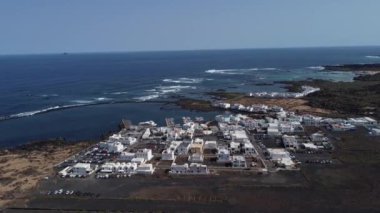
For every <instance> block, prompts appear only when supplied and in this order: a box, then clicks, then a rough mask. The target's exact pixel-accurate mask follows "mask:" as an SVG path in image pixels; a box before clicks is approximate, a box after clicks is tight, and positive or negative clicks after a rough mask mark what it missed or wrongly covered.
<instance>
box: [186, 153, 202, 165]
mask: <svg viewBox="0 0 380 213" xmlns="http://www.w3.org/2000/svg"><path fill="white" fill-rule="evenodd" d="M188 160H189V161H190V162H194V163H201V162H203V160H204V158H203V154H201V153H194V154H192V155H190V156H189V159H188Z"/></svg>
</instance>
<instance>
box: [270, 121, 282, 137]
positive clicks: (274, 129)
mask: <svg viewBox="0 0 380 213" xmlns="http://www.w3.org/2000/svg"><path fill="white" fill-rule="evenodd" d="M267 134H268V136H278V135H281V133H280V131H279V129H278V124H275V123H270V124H269V126H268V129H267Z"/></svg>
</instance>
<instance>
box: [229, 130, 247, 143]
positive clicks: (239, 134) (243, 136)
mask: <svg viewBox="0 0 380 213" xmlns="http://www.w3.org/2000/svg"><path fill="white" fill-rule="evenodd" d="M231 139H232V140H233V141H236V142H242V143H243V142H246V141H249V139H248V136H247V133H246V132H245V130H234V131H231Z"/></svg>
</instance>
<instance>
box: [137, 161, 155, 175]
mask: <svg viewBox="0 0 380 213" xmlns="http://www.w3.org/2000/svg"><path fill="white" fill-rule="evenodd" d="M136 173H137V174H143V175H151V174H153V173H154V167H153V164H151V163H148V164H144V163H143V164H140V165H139V166H138V167H137V169H136Z"/></svg>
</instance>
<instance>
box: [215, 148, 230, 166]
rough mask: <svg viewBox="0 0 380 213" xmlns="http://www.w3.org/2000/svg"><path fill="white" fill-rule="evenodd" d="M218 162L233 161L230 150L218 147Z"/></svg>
mask: <svg viewBox="0 0 380 213" xmlns="http://www.w3.org/2000/svg"><path fill="white" fill-rule="evenodd" d="M217 162H218V163H230V162H231V155H230V151H229V150H228V149H226V148H219V149H218V159H217Z"/></svg>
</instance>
